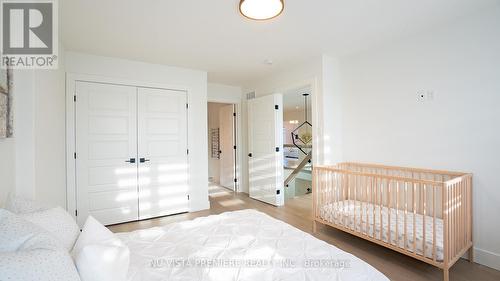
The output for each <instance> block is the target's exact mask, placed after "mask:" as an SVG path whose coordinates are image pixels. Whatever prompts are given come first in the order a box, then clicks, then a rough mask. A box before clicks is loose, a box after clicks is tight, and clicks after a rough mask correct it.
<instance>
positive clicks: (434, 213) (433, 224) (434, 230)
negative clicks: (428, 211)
mask: <svg viewBox="0 0 500 281" xmlns="http://www.w3.org/2000/svg"><path fill="white" fill-rule="evenodd" d="M436 189H437V186H434V188H433V189H432V258H433V260H434V261H436Z"/></svg>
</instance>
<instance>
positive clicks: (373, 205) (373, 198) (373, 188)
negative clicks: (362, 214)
mask: <svg viewBox="0 0 500 281" xmlns="http://www.w3.org/2000/svg"><path fill="white" fill-rule="evenodd" d="M373 181H374V178H373V177H371V178H370V185H371V190H372V217H373V220H372V237H373V238H375V200H376V197H375V193H376V192H377V191H376V190H375V184H374V183H373Z"/></svg>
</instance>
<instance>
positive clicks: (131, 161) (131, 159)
mask: <svg viewBox="0 0 500 281" xmlns="http://www.w3.org/2000/svg"><path fill="white" fill-rule="evenodd" d="M125 162H127V163H132V164H133V163H135V158H130V160H127V161H125Z"/></svg>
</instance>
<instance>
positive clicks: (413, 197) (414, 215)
mask: <svg viewBox="0 0 500 281" xmlns="http://www.w3.org/2000/svg"><path fill="white" fill-rule="evenodd" d="M416 190H417V184H416V183H414V184H413V196H412V203H413V253H414V254H415V255H416V254H417V232H416V228H417V227H416V217H417V200H416V198H415V196H416Z"/></svg>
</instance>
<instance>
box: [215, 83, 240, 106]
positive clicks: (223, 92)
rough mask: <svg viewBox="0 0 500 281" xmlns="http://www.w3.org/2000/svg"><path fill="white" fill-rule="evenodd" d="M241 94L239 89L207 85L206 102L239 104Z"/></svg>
mask: <svg viewBox="0 0 500 281" xmlns="http://www.w3.org/2000/svg"><path fill="white" fill-rule="evenodd" d="M241 93H242V90H241V87H235V86H229V85H224V84H217V83H208V85H207V100H208V101H211V102H221V103H232V104H239V103H240V102H241Z"/></svg>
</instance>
